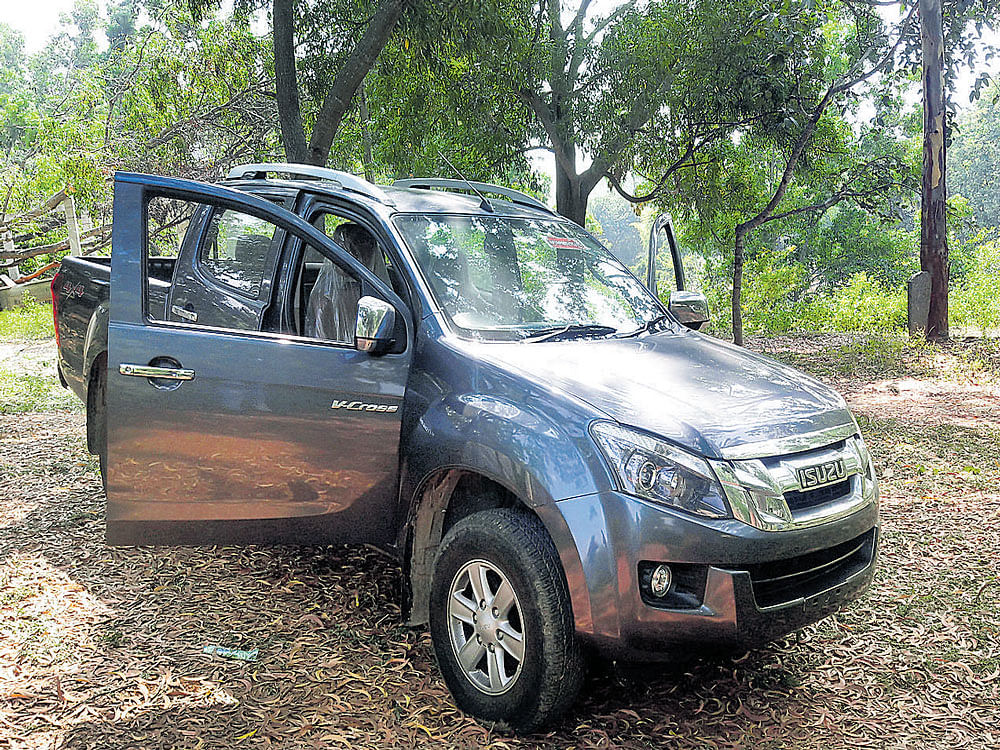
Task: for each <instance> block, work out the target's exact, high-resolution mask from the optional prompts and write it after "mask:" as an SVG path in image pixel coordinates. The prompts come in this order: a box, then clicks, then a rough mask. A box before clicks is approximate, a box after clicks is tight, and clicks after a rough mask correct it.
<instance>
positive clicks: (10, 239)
mask: <svg viewBox="0 0 1000 750" xmlns="http://www.w3.org/2000/svg"><path fill="white" fill-rule="evenodd" d="M3 251H4V254H5V255H8V256H10V255H13V254H14V232H12V231H11V230H10V229H4V230H3ZM11 268H13V269H15V271H14V275H15V276H16V275H17V270H16V269H17V263H14V262H13V261H10V262H7V261H4V262H3V263H0V287H5V286H7V287H10V286H14V279H13V278H11V277H10V275H8V274H5V273H2V271H5V270H9V269H11Z"/></svg>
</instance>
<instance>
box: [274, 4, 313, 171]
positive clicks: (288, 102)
mask: <svg viewBox="0 0 1000 750" xmlns="http://www.w3.org/2000/svg"><path fill="white" fill-rule="evenodd" d="M273 15H274V18H273V23H274V31H273V40H274V89H275V96H276V98H277V103H278V123H279V126H280V128H281V145H282V146H284V148H285V158H286V159H287V160H288V161H290V162H304V161H305V160H306V136H305V132H304V131H303V130H302V112H301V109H300V107H299V82H298V76H297V75H296V72H295V0H274V6H273Z"/></svg>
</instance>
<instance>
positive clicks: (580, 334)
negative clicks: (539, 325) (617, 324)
mask: <svg viewBox="0 0 1000 750" xmlns="http://www.w3.org/2000/svg"><path fill="white" fill-rule="evenodd" d="M617 332H618V329H617V328H612V327H611V326H601V325H596V324H593V323H568V324H567V325H564V326H553V327H552V328H543V329H541V330H540V331H536V332H535V333H534V334H533V335H531V336H528V337H527V338H525V339H522V341H525V342H528V343H531V344H534V343H537V342H539V341H555V340H557V339H563V340H566V339H582V338H586V337H588V336H610V335H611V334H613V333H617Z"/></svg>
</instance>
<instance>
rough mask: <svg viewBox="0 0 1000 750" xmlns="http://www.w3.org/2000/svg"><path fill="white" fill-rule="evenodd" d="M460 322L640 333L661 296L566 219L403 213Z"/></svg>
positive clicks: (405, 229)
mask: <svg viewBox="0 0 1000 750" xmlns="http://www.w3.org/2000/svg"><path fill="white" fill-rule="evenodd" d="M395 222H396V226H397V227H398V228H399V229H400V231H401V232H402V233H403V236H404V238H405V240H406V243H407V245H408V246H409V248H410V250H411V252H412V253H413V255H414V257H415V259H416V262H417V264H418V265H419V266H420V269H421V271H422V272H423V274H424V277H425V278H426V279H427V282H428V284H429V285H430V288H431V291H432V293H433V294H434V296H435V298H436V300H437V302H438V304H439V305H440V306H441V307H442V308H443V309H444V311H445V313H446V314H447V315H448V317H449V319H450V320H451V322H452V324H453V325H454V326H456V327H458V328H460V329H463V330H464V331H465V332H466V333H469V334H471V335H473V336H476V337H478V338H485V339H501V340H511V339H524V338H530V337H537V336H540V335H543V334H545V333H546V332H548V331H552V330H558V329H560V328H563V327H571V328H572V329H574V330H576V329H579V331H580V332H581V333H582V334H586V333H588V331H589V332H590V333H591V334H592V335H604V336H608V335H614V334H616V333H626V332H634V331H638V330H641V329H643V328H644V327H645V326H647V325H648V324H650V322H651V321H654V320H656V319H658V318H660V317H661V316H662V314H663V309H662V307H660V305H659V303H658V302H657V301H656V299H655V298H654V297H653V296H652V295H651V294H650V293H649V292H648V291H647V290H646V288H645V287H644V286H643V285H642V284H641V283H639V281H638V280H636V278H635V277H634V276H632V275H631V274H630V273H629V272H628V270H627V269H626V268H625V266H623V265H622V264H621V262H619V261H618V260H617V259H616V258H615V257H614V256H613V255H611V253H610V252H608V251H607V250H606V249H605V248H604V247H602V246H601V244H600V243H598V242H597V241H596V240H595V239H594V238H593V237H591V236H590V235H588V234H587V233H586V232H584V231H582V230H581V229H579V228H578V227H577V226H576V225H574V224H570V223H568V222H565V221H557V220H551V221H550V220H544V219H515V218H509V217H499V216H457V215H442V214H435V215H403V216H398V217H396V219H395Z"/></svg>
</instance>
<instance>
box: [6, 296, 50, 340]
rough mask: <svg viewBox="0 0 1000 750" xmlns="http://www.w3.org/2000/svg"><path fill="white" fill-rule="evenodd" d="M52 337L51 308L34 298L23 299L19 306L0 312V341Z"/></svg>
mask: <svg viewBox="0 0 1000 750" xmlns="http://www.w3.org/2000/svg"><path fill="white" fill-rule="evenodd" d="M54 335H55V333H54V332H53V330H52V306H51V305H47V304H43V303H40V302H38V301H37V300H35V298H34V297H25V298H24V301H23V302H22V303H21V304H20V305H18V306H16V307H12V308H9V309H7V310H0V341H17V340H23V339H46V338H51V337H52V336H54Z"/></svg>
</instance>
